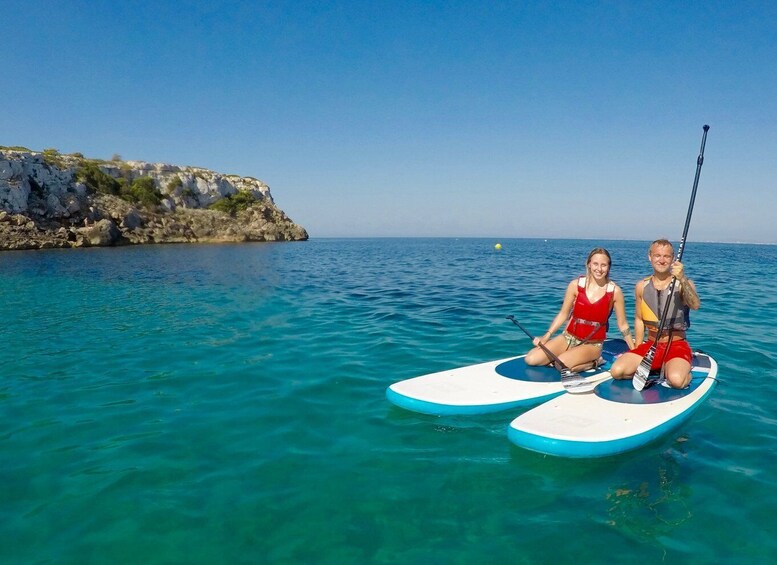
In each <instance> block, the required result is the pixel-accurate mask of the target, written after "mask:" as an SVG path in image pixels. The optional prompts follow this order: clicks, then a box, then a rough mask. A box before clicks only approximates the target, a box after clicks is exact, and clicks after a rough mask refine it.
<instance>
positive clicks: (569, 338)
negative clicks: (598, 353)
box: [561, 332, 604, 349]
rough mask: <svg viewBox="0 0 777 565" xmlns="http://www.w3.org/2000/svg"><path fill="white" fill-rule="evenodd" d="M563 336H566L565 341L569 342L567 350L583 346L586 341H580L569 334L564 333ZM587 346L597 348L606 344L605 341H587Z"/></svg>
mask: <svg viewBox="0 0 777 565" xmlns="http://www.w3.org/2000/svg"><path fill="white" fill-rule="evenodd" d="M561 335H563V336H564V339H565V340H567V349H572V348H573V347H577V346H578V345H581V344H582V343H583V342H584V341H585V340H583V339H580V338H579V337H577V336H574V335H572V334H571V333H569V332H563V333H562V334H561ZM585 344H586V345H596V346H597V347H601V346H602V345H603V344H604V342H603V341H585Z"/></svg>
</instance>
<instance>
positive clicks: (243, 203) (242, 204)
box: [208, 191, 258, 216]
mask: <svg viewBox="0 0 777 565" xmlns="http://www.w3.org/2000/svg"><path fill="white" fill-rule="evenodd" d="M256 202H258V200H257V199H256V197H255V196H254V195H253V194H251V193H250V192H242V191H241V192H236V193H235V194H230V195H229V196H225V197H224V198H222V199H221V200H217V201H216V202H214V203H213V204H211V205H210V206H208V208H210V209H211V210H218V211H219V212H226V213H227V214H229V215H230V216H234V215H235V214H237V213H238V212H240V211H243V210H247V209H248V208H250V207H251V206H252V205H253V204H255V203H256Z"/></svg>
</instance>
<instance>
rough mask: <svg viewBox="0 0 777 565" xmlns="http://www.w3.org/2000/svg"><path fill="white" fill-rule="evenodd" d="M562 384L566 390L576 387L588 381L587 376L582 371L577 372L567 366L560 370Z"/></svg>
mask: <svg viewBox="0 0 777 565" xmlns="http://www.w3.org/2000/svg"><path fill="white" fill-rule="evenodd" d="M560 373H561V384H562V385H564V388H565V389H566V390H569V389H571V388H576V387H579V386H581V385H584V384H585V383H586V380H585V378H583V376H582V375H581V374H580V373H575V372H574V371H572V370H571V369H568V368H565V369H562V370H561V371H560Z"/></svg>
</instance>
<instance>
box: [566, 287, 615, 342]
mask: <svg viewBox="0 0 777 565" xmlns="http://www.w3.org/2000/svg"><path fill="white" fill-rule="evenodd" d="M614 295H615V283H613V282H609V283H607V288H606V289H605V292H604V296H602V297H601V298H600V299H599V300H597V301H596V302H590V301H589V300H588V296H587V295H586V293H585V277H580V278H579V279H577V298H576V299H575V304H574V306H573V307H572V317H571V318H570V320H569V324H568V325H567V329H566V332H567V333H569V334H571V335H573V336H575V337H576V338H578V339H586V340H590V341H594V342H596V341H604V339H605V338H606V337H607V327H608V325H609V324H608V323H607V320H609V318H610V314H611V313H612V307H613V301H614ZM597 324H598V327H597ZM594 328H596V331H594Z"/></svg>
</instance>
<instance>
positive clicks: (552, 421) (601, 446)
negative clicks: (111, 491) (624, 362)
mask: <svg viewBox="0 0 777 565" xmlns="http://www.w3.org/2000/svg"><path fill="white" fill-rule="evenodd" d="M717 373H718V365H717V363H716V362H715V360H714V359H713V358H712V357H710V356H709V355H706V354H704V353H696V354H694V359H693V368H692V371H691V384H690V386H689V387H688V388H687V389H685V390H675V389H671V388H667V387H665V386H663V385H653V386H651V387H649V388H647V389H645V390H643V391H641V392H639V391H636V390H634V387H633V386H632V383H631V381H630V380H623V381H616V380H613V379H610V380H608V381H605V382H602V383H600V384H599V385H597V386H596V388H595V389H594V391H593V392H592V393H590V394H580V395H572V394H565V395H563V396H559V397H558V398H554V399H552V400H549V401H548V402H545V403H544V404H542V405H540V406H537V407H536V408H533V409H532V410H529V411H528V412H525V413H524V414H521V415H520V416H518V417H517V418H516V419H515V420H513V421H512V422H511V423H510V427H509V428H508V430H507V436H508V437H509V438H510V441H512V442H513V443H514V444H516V445H518V446H520V447H523V448H526V449H530V450H532V451H537V452H539V453H545V454H548V455H557V456H561V457H604V456H607V455H615V454H617V453H622V452H624V451H629V450H632V449H636V448H638V447H641V446H643V445H645V444H646V443H649V442H651V441H653V440H655V439H658V438H659V437H661V436H664V435H666V434H668V433H669V432H671V431H672V430H674V429H676V428H678V427H679V426H680V425H681V424H682V423H683V422H685V421H686V420H687V419H688V418H689V417H690V416H691V414H692V413H693V412H694V410H696V408H698V407H699V406H700V405H701V403H702V402H703V401H704V399H706V398H707V396H709V394H710V393H711V392H712V390H713V389H714V388H715V386H716V384H717V380H716V376H717Z"/></svg>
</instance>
